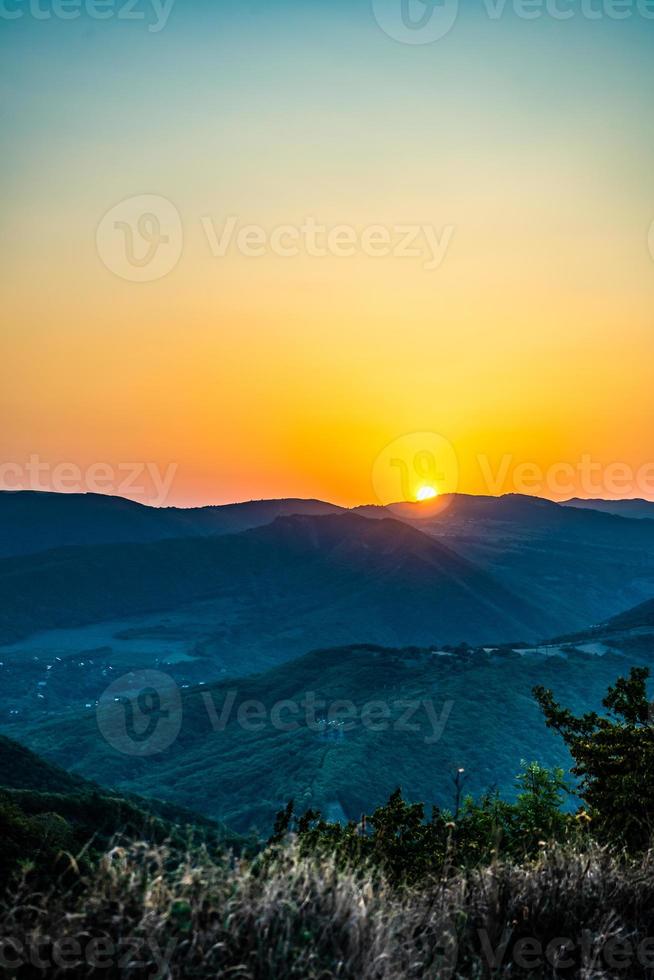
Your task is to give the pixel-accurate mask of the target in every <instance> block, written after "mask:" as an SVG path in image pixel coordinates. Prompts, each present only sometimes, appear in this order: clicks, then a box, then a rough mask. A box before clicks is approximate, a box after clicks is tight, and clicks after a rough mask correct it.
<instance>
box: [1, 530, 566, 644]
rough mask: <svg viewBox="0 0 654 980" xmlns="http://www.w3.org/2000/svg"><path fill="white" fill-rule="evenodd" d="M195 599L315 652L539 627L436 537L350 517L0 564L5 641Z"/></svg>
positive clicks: (536, 617) (539, 620)
mask: <svg viewBox="0 0 654 980" xmlns="http://www.w3.org/2000/svg"><path fill="white" fill-rule="evenodd" d="M198 602H202V603H203V604H204V605H205V607H206V606H207V605H209V606H210V605H211V604H214V605H215V604H216V603H218V604H222V606H224V605H225V604H227V603H230V602H231V603H232V605H233V608H234V609H235V610H236V612H235V613H234V612H232V613H231V615H232V618H233V617H234V616H237V618H238V621H239V623H240V624H241V627H242V628H246V629H247V628H250V629H251V630H252V631H253V633H254V634H256V631H257V630H259V629H261V623H262V620H266V619H270V618H271V617H272V618H273V619H274V618H280V619H281V620H283V621H284V622H287V623H288V624H295V625H296V626H297V623H302V622H303V621H304V622H309V623H310V624H311V625H312V627H313V639H314V644H313V645H318V644H317V643H315V640H318V643H320V644H323V643H324V644H329V643H333V642H358V641H365V640H372V641H374V642H392V643H397V642H400V643H412V642H430V641H431V640H433V639H434V638H438V639H439V640H441V641H445V640H451V641H454V640H458V641H462V640H468V641H470V642H476V641H482V640H486V639H489V640H497V639H507V638H513V637H516V636H517V637H520V636H528V637H532V636H536V635H538V634H540V633H541V632H542V631H543V630H546V622H547V617H546V616H545V615H543V614H541V613H540V612H538V611H537V610H534V609H533V608H532V607H531V606H530V605H529V604H528V603H526V602H524V601H523V600H521V599H519V598H517V597H516V596H513V595H511V593H510V592H509V591H508V590H507V589H505V588H504V587H503V586H501V585H498V584H497V583H496V582H495V581H494V580H493V579H492V577H491V576H489V575H488V574H487V573H486V572H483V571H481V570H479V569H477V568H476V567H475V566H474V565H473V564H472V563H470V562H469V561H467V560H466V559H463V558H461V557H459V556H458V555H457V554H455V553H453V552H452V551H451V550H450V549H448V548H446V547H444V546H443V545H442V544H440V543H439V542H437V541H434V540H432V539H431V538H429V537H428V536H426V535H423V534H421V533H420V532H419V531H416V530H415V529H412V528H410V527H408V526H406V525H405V524H403V523H402V522H398V521H393V520H384V521H380V522H377V521H368V520H366V519H364V518H361V517H358V516H355V515H352V514H345V515H336V516H326V517H300V516H295V517H285V518H278V519H277V520H276V521H274V522H273V523H272V524H270V525H267V526H264V527H262V528H257V529H253V530H250V531H246V532H243V533H241V534H234V535H224V536H220V537H212V538H185V539H175V540H164V541H159V542H155V543H152V542H148V543H144V544H139V545H135V544H123V545H100V546H94V547H87V548H62V549H58V550H53V551H49V552H43V553H40V554H37V555H33V556H23V557H19V558H10V559H9V558H6V559H3V560H0V638H1V639H2V640H3V641H4V642H10V641H12V640H15V639H17V638H19V637H21V636H26V635H28V634H29V633H31V632H34V631H36V630H45V629H49V628H53V627H71V626H78V625H82V624H85V623H93V622H97V621H100V620H109V619H115V618H118V617H125V616H131V615H135V614H138V613H143V612H147V611H150V610H170V609H176V608H178V607H180V606H182V605H185V604H188V603H198ZM222 606H221V608H222ZM224 615H225V616H229V615H230V614H229V613H225V614H224ZM305 649H306V647H305ZM280 652H281V651H280ZM278 659H283V652H282V655H281V656H279V658H278Z"/></svg>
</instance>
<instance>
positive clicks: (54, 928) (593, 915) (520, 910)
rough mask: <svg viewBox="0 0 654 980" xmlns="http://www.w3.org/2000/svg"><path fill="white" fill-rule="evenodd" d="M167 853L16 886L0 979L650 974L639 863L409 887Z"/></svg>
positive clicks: (558, 862)
mask: <svg viewBox="0 0 654 980" xmlns="http://www.w3.org/2000/svg"><path fill="white" fill-rule="evenodd" d="M171 857H172V855H171V852H170V851H168V850H167V849H166V848H165V847H159V848H151V847H148V846H145V845H135V846H133V847H131V848H128V849H125V848H122V847H116V848H114V849H112V850H111V851H109V852H108V853H107V854H106V855H105V856H104V857H103V858H102V860H101V861H100V862H99V865H98V866H97V869H96V871H95V872H94V874H93V876H92V877H91V878H89V879H88V880H86V881H83V882H80V884H79V886H78V887H77V888H74V889H72V890H69V891H68V892H66V893H63V892H62V891H61V890H60V889H54V890H53V891H52V892H50V893H46V894H38V893H37V894H34V893H33V892H32V891H31V890H30V889H29V888H28V887H23V886H20V885H19V886H17V887H16V889H15V890H14V892H13V894H12V895H10V896H9V897H8V899H7V901H6V903H5V905H4V908H3V909H2V911H1V912H0V933H1V934H2V936H3V937H4V940H3V944H2V955H3V961H4V965H5V975H7V976H8V977H11V976H15V977H32V976H35V977H36V976H40V977H43V976H66V977H86V976H102V977H106V978H112V977H138V978H140V977H154V976H157V977H173V978H178V977H179V978H182V977H184V978H187V977H202V978H208V977H226V976H227V977H238V978H240V980H246V978H252V980H255V978H256V980H279V978H298V980H307V978H321V980H331V978H343V980H350V978H351V980H368V978H370V980H373V978H374V980H386V978H389V980H390V978H422V977H430V978H434V980H450V978H453V980H455V978H465V980H471V978H476V977H480V978H481V977H506V978H509V977H532V978H533V977H541V976H542V977H555V976H556V977H567V976H569V977H578V978H583V980H600V978H613V977H624V978H627V977H628V978H630V980H636V978H640V977H643V978H644V977H651V975H652V968H653V966H654V945H653V944H652V941H651V939H649V937H651V936H652V935H654V859H653V858H652V856H651V855H647V856H646V857H645V858H644V859H641V860H639V861H638V862H632V861H629V860H627V859H619V858H617V857H615V856H611V854H610V853H609V852H608V851H607V850H605V849H600V848H596V847H590V848H587V849H585V850H565V849H558V848H553V849H549V848H548V849H545V850H543V852H542V853H541V854H540V855H539V857H538V858H537V859H535V860H534V861H531V862H528V863H525V864H523V865H517V864H515V863H513V862H509V861H496V862H493V863H491V864H490V865H487V866H481V867H478V868H474V869H467V870H462V871H457V872H451V873H442V872H444V869H442V868H441V869H437V868H435V869H434V876H433V878H432V879H430V880H428V881H424V882H423V883H422V884H421V885H420V886H419V887H417V886H416V887H413V888H398V887H397V886H393V885H391V884H390V883H389V882H388V881H387V880H386V879H385V878H384V876H383V875H381V874H379V873H378V872H377V871H375V870H374V869H365V868H358V869H345V868H343V867H341V866H339V864H338V862H337V861H336V860H335V859H334V858H327V857H325V858H321V859H319V858H316V857H314V858H309V857H302V856H301V855H300V854H299V853H298V850H297V848H295V847H291V848H290V849H285V850H284V851H283V852H280V853H279V854H277V855H276V856H275V858H274V860H272V861H269V862H263V863H261V862H254V863H244V864H240V863H239V862H234V861H227V860H225V861H221V862H217V861H212V860H211V859H210V858H209V856H208V855H207V854H205V855H204V856H196V857H195V858H190V857H189V858H188V859H185V860H182V861H181V862H177V861H173V862H171ZM12 967H13V969H12ZM19 970H20V972H19Z"/></svg>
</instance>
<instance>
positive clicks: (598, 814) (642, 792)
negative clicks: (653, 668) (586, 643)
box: [534, 667, 654, 849]
mask: <svg viewBox="0 0 654 980" xmlns="http://www.w3.org/2000/svg"><path fill="white" fill-rule="evenodd" d="M648 678H649V670H648V669H647V668H646V667H634V668H632V670H631V672H630V674H629V677H627V678H624V677H620V678H618V680H617V681H616V683H615V686H614V687H610V688H609V690H608V693H607V695H606V697H605V698H604V701H603V702H602V703H603V705H604V707H605V708H606V710H607V712H608V717H606V716H601V715H599V714H597V713H596V712H589V713H587V714H585V715H582V716H581V717H579V718H577V717H575V716H574V715H573V714H572V712H571V711H569V710H568V709H567V708H562V707H561V706H560V705H559V704H557V702H556V701H555V700H554V696H553V694H552V692H551V691H549V690H545V688H543V687H537V688H534V696H535V698H536V700H537V701H538V703H539V705H540V707H541V709H542V711H543V713H544V715H545V721H546V723H547V725H548V726H549V727H550V728H553V729H554V730H555V731H557V732H559V734H560V735H562V737H563V739H564V740H565V743H566V745H567V746H568V748H569V749H570V752H571V754H572V756H573V758H574V760H575V765H574V767H573V769H572V772H573V773H574V775H576V776H578V777H579V778H580V795H581V797H582V799H583V800H584V802H585V803H586V805H587V808H588V810H589V816H590V817H591V819H592V821H593V832H594V834H595V836H597V837H600V838H604V839H605V840H608V841H619V842H621V843H623V844H625V845H626V846H627V847H629V848H631V849H640V848H646V847H648V846H649V844H650V840H651V832H652V825H653V823H654V728H653V727H652V725H651V722H650V704H649V702H648V700H647V686H646V685H647V680H648Z"/></svg>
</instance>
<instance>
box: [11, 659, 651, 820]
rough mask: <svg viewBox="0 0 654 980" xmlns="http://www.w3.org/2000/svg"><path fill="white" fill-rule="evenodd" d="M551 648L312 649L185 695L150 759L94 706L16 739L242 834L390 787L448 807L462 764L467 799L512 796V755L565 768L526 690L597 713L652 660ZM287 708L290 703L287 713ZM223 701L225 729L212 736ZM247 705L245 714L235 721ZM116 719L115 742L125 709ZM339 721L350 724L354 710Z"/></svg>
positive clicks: (515, 761) (378, 795)
mask: <svg viewBox="0 0 654 980" xmlns="http://www.w3.org/2000/svg"><path fill="white" fill-rule="evenodd" d="M558 653H559V655H557V656H548V655H547V654H546V653H543V652H542V651H540V650H538V649H535V650H524V651H522V652H514V651H511V650H508V649H505V650H498V651H496V652H494V653H486V652H484V651H483V650H474V651H468V652H464V651H453V650H450V651H440V652H433V651H432V650H430V649H429V648H428V649H422V650H420V649H416V648H413V649H403V650H392V649H382V648H375V647H370V646H365V647H348V648H341V649H337V650H321V651H316V652H314V653H312V654H309V655H307V656H305V657H302V658H300V659H299V660H296V661H292V662H291V663H288V664H284V665H282V666H281V667H278V668H276V669H274V670H271V671H268V672H266V673H264V674H260V675H257V676H255V677H249V678H242V679H240V680H239V681H238V682H233V681H232V682H228V681H226V682H222V683H219V684H215V685H207V686H206V687H205V688H195V689H189V690H188V691H182V692H181V693H182V697H183V706H182V724H181V730H180V733H179V735H178V737H177V738H176V740H175V741H174V742H173V744H172V745H171V746H170V747H169V748H167V749H165V751H163V752H161V753H160V754H154V755H151V756H148V757H147V758H138V757H135V756H133V755H125V754H123V753H122V752H121V751H117V750H116V749H114V748H112V747H111V746H110V745H109V744H108V743H107V742H106V741H105V740H104V739H103V738H102V736H101V735H100V733H99V731H98V726H97V722H96V718H95V712H93V713H87V714H85V715H82V716H80V714H78V713H76V712H69V713H67V714H66V715H64V716H61V717H58V718H53V719H50V720H46V721H43V722H42V723H39V724H36V723H31V724H30V723H29V721H28V722H27V723H25V724H23V725H21V726H19V728H18V729H17V732H18V733H19V736H20V738H21V739H23V740H24V741H26V742H27V743H28V744H29V745H30V746H32V747H33V748H34V749H36V750H37V751H39V752H41V753H43V754H44V755H45V756H46V757H47V758H49V759H52V760H53V761H55V762H57V763H59V764H62V765H65V766H67V767H70V768H71V769H72V770H74V771H75V772H79V773H81V774H85V775H94V776H96V777H97V778H99V779H102V780H103V781H104V782H105V783H107V784H109V785H113V786H116V787H118V788H120V790H121V791H123V792H124V791H127V790H132V791H135V792H138V793H141V794H145V795H150V794H151V795H154V796H163V797H164V798H166V799H168V800H171V801H173V802H175V803H177V804H181V805H184V806H187V807H191V808H196V809H199V810H201V811H202V812H203V813H204V814H206V815H208V816H211V817H213V818H215V819H220V820H221V821H223V822H224V823H226V824H227V825H228V826H230V827H233V828H235V829H236V830H239V831H246V830H248V828H249V827H250V826H252V825H253V824H254V825H256V826H257V827H259V829H260V830H263V831H264V832H266V831H267V829H268V828H269V827H270V825H271V821H272V818H273V816H274V814H275V812H276V811H277V810H278V809H279V808H280V807H281V806H283V805H284V804H285V803H286V801H287V800H288V799H290V798H291V797H293V798H294V799H295V800H296V803H297V805H298V808H299V809H300V810H302V809H303V808H304V807H307V806H315V807H318V808H319V809H321V810H322V811H323V812H324V813H325V814H327V815H328V816H330V817H331V818H332V819H333V818H340V819H343V817H347V818H357V817H358V816H359V815H360V813H361V812H362V811H365V810H369V808H370V807H371V806H373V805H375V804H376V803H378V802H379V801H382V800H384V799H386V798H387V797H388V796H389V795H390V793H391V792H392V791H393V789H395V787H396V786H397V785H402V787H403V789H404V791H405V794H406V796H407V798H409V799H419V800H425V801H426V802H427V803H431V802H437V803H440V804H442V805H450V804H451V801H452V793H453V786H452V775H453V773H454V772H455V771H456V769H457V768H458V767H464V768H465V770H466V773H467V777H466V778H467V782H466V790H467V791H468V790H469V791H470V792H472V793H474V794H478V793H480V792H481V791H483V790H485V789H488V788H490V787H497V788H499V789H500V790H501V792H502V793H503V794H504V795H505V796H508V797H510V796H511V795H512V793H513V790H514V777H515V773H516V772H517V771H518V768H519V766H520V761H521V759H527V760H538V761H540V762H542V763H543V764H545V765H550V766H551V765H561V766H563V767H564V768H566V769H567V768H568V763H569V758H568V756H567V751H566V750H565V748H564V746H563V743H562V742H561V740H560V739H559V738H558V736H556V735H555V734H554V733H552V732H551V731H549V730H548V729H546V727H545V725H544V722H543V720H542V717H541V715H540V711H539V709H538V707H537V706H536V704H535V702H534V701H533V699H532V696H531V690H532V688H533V687H534V685H536V684H543V685H545V686H547V687H551V688H552V689H553V690H554V691H555V693H556V694H557V696H559V697H561V698H562V699H563V700H564V702H565V703H566V704H568V705H569V706H570V707H571V708H572V709H573V710H575V711H576V710H584V709H591V708H598V707H599V706H600V704H601V698H602V697H603V695H604V693H605V691H606V688H607V687H608V685H609V684H610V683H612V682H613V681H614V680H615V677H616V676H618V675H619V674H620V673H625V672H626V671H627V670H628V667H629V666H631V665H632V664H633V663H647V664H650V665H651V664H652V661H653V660H654V657H653V656H652V652H651V650H650V652H647V651H642V652H641V653H640V654H639V655H633V654H632V655H630V657H629V660H627V659H626V658H625V657H624V656H623V655H621V654H620V652H619V651H615V652H613V653H610V652H609V653H607V654H606V655H605V656H602V657H597V656H593V655H592V654H588V653H584V652H582V651H578V650H575V649H574V648H573V647H572V645H569V646H568V647H567V648H566V649H564V650H562V651H558ZM230 692H232V693H231V694H230ZM308 692H313V693H314V695H315V699H316V704H317V707H316V710H315V712H314V713H313V715H311V717H309V715H308V713H307V712H308V711H309V709H308V708H307V707H306V705H305V706H303V704H302V702H306V697H307V693H308ZM289 700H290V701H291V702H292V703H293V705H296V706H298V707H297V708H293V707H291V708H289V707H288V701H289ZM343 700H348V701H351V702H353V704H354V705H355V706H356V716H355V724H354V725H353V727H351V728H348V727H344V726H343V725H339V724H338V721H339V717H340V716H339V711H341V712H342V711H343V710H344V709H343V707H342V701H343ZM320 701H322V702H323V704H322V706H320V704H319V703H318V702H320ZM230 702H231V704H232V707H231V709H230V711H229V712H228V715H227V718H226V722H225V724H224V726H223V728H222V730H220V726H219V727H218V729H217V728H216V724H215V723H216V720H217V719H220V717H221V713H222V711H223V708H224V706H225V704H229V703H230ZM245 702H250V708H249V709H244V710H245V711H247V710H249V711H250V715H249V716H248V715H247V714H245V715H242V716H241V719H240V720H239V717H238V711H239V706H240V705H243V704H244V703H245ZM252 702H255V703H258V704H259V705H260V707H259V709H256V708H253V707H252ZM335 702H341V708H340V709H339V708H338V707H335V708H334V709H333V713H332V715H331V716H330V715H329V709H328V707H327V706H328V705H333V704H335ZM380 702H381V704H382V708H381V709H380V708H379V704H380ZM407 702H409V703H416V702H417V703H418V707H417V709H416V710H415V711H414V713H413V714H412V716H411V717H410V719H409V720H408V721H407V722H406V724H409V726H410V727H409V728H408V729H406V730H405V729H404V728H403V724H404V723H402V725H399V719H400V718H401V717H402V715H403V714H405V712H406V704H407ZM425 702H427V703H428V704H429V705H430V708H429V709H427V708H425ZM371 703H375V704H376V706H377V707H376V708H374V707H373V708H372V709H367V710H372V711H373V713H374V711H376V712H377V714H376V715H375V717H374V719H373V720H374V721H375V722H376V723H377V724H378V725H379V722H380V717H381V718H382V721H383V720H384V719H385V720H386V721H387V724H386V725H385V724H382V729H383V730H372V729H371V728H370V727H369V726H367V725H364V724H363V723H362V721H361V718H362V715H361V709H362V707H363V705H365V704H368V705H370V704H371ZM283 704H285V705H286V706H285V707H282V708H281V709H280V707H279V706H280V705H283ZM275 705H277V706H278V709H277V710H278V711H280V710H281V711H282V714H281V715H280V716H279V720H281V721H282V722H283V723H284V724H286V723H288V722H289V721H290V722H291V723H293V722H294V721H295V720H296V718H299V719H300V722H299V723H298V725H297V727H296V726H294V725H293V724H292V725H291V728H292V730H281V729H280V727H279V725H278V724H277V722H275V723H273V718H274V717H275V716H274V715H271V711H272V709H273V708H274V706H275ZM384 706H387V709H388V718H386V715H385V712H386V709H385V708H384ZM348 710H349V709H348ZM380 710H381V715H380ZM212 714H213V722H212ZM112 717H113V722H112V723H113V724H115V726H116V731H117V732H118V733H119V734H120V733H121V732H122V731H123V730H124V728H123V726H124V715H123V709H122V707H121V708H117V709H116V710H115V713H114V714H113V716H112ZM253 717H254V723H252V718H253ZM244 718H245V722H244V721H243V719H244ZM307 718H309V721H310V722H311V723H310V724H309V722H307ZM312 718H315V724H314V722H313V721H312ZM340 720H341V721H343V720H344V719H343V718H340ZM330 721H331V722H334V724H329V722H330ZM345 721H346V722H348V721H352V718H351V717H350V715H346V717H345ZM414 726H417V729H416V728H415V727H414Z"/></svg>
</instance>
